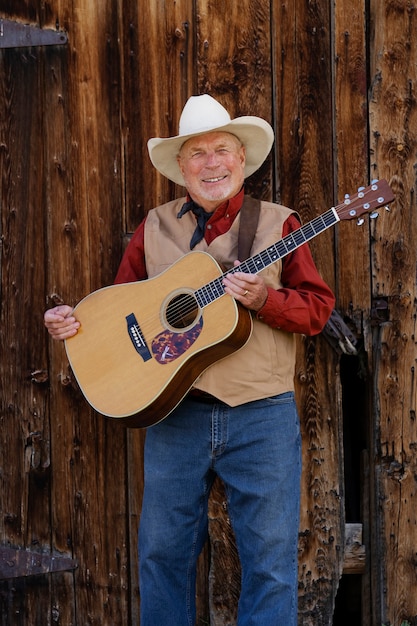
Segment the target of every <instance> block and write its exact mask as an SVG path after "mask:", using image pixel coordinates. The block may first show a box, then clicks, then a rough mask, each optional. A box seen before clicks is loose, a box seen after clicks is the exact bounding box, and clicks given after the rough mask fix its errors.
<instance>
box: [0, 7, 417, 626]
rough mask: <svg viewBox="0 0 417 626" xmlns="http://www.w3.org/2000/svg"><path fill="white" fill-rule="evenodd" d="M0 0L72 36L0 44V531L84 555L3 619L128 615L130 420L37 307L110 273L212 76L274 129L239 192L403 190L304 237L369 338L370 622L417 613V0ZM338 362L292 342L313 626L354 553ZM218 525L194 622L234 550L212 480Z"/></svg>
mask: <svg viewBox="0 0 417 626" xmlns="http://www.w3.org/2000/svg"><path fill="white" fill-rule="evenodd" d="M1 13H2V17H8V18H10V19H15V20H16V19H18V20H21V21H23V22H24V23H28V22H30V23H33V24H36V25H38V26H40V27H43V28H55V27H59V28H64V29H65V30H66V31H67V33H68V44H67V45H66V46H57V47H48V48H45V49H38V48H30V49H29V48H26V49H24V48H23V49H19V50H0V164H1V183H0V195H1V203H0V212H1V216H0V219H1V239H0V252H1V257H0V262H1V272H0V281H1V289H0V307H1V310H0V320H1V333H0V411H1V412H0V421H1V424H2V434H1V436H0V437H1V441H0V444H1V463H0V467H1V476H2V491H1V495H0V510H1V512H2V515H1V516H0V532H1V540H2V542H3V543H4V544H6V545H12V546H16V547H19V546H22V547H25V548H27V549H31V550H33V551H35V552H50V551H51V550H55V551H57V552H59V553H61V554H63V555H66V556H68V557H71V558H74V559H75V560H76V561H77V562H78V569H77V570H76V571H75V572H65V573H54V574H51V575H48V576H47V577H45V576H36V577H34V578H31V579H27V580H24V581H22V580H17V579H16V580H14V581H12V582H2V583H1V584H0V605H1V606H0V623H1V624H2V626H3V624H4V626H6V625H8V624H10V623H13V624H16V626H20V625H22V626H45V624H62V625H65V626H67V625H69V624H75V623H82V624H87V623H91V624H93V623H100V624H102V625H103V626H107V625H108V626H118V625H119V624H120V625H121V624H128V625H129V626H131V625H134V626H137V625H138V624H139V594H138V573H137V538H136V535H137V526H138V522H139V518H140V507H141V493H142V488H143V467H142V466H143V434H142V433H141V432H126V431H125V430H123V429H119V428H117V427H116V426H115V425H113V424H112V423H111V422H108V421H103V420H102V418H100V417H99V416H97V415H96V414H94V413H93V412H92V411H91V410H90V409H89V408H88V407H87V405H86V403H85V402H84V400H83V398H82V396H81V394H80V392H79V390H78V389H77V386H76V384H75V383H74V379H73V377H72V374H71V372H70V370H69V368H68V362H67V359H66V357H65V353H64V350H63V346H61V345H58V344H54V343H52V342H50V341H48V339H47V338H46V334H45V331H44V329H43V325H42V313H43V309H44V308H45V305H46V304H47V305H48V306H49V305H52V304H54V303H59V302H63V301H65V302H68V303H69V304H72V305H73V304H75V303H76V302H78V301H79V300H80V299H81V298H82V297H83V296H85V295H86V294H87V293H89V292H90V291H92V290H93V289H96V288H100V287H103V286H105V285H108V284H110V283H111V282H112V280H113V277H114V275H115V272H116V270H117V267H118V264H119V261H120V258H121V254H122V249H123V245H124V244H125V242H126V241H127V240H128V238H129V236H130V235H131V233H132V232H133V230H134V229H135V227H136V226H137V224H138V222H139V221H140V219H141V218H142V217H143V216H144V215H145V214H146V213H147V211H148V210H149V208H151V207H153V206H155V205H156V204H159V203H161V202H165V201H166V200H169V199H171V198H172V197H173V196H174V195H178V193H179V192H180V190H179V189H177V188H176V187H175V185H173V184H172V183H170V182H168V181H167V180H165V179H163V177H162V176H160V175H159V174H158V173H156V172H155V170H154V169H153V168H152V166H151V163H150V161H149V158H148V154H147V149H146V142H147V140H148V139H149V138H150V137H153V136H169V135H175V134H177V130H178V129H177V125H178V119H179V115H180V112H181V110H182V107H183V105H184V103H185V101H186V99H187V98H188V97H189V96H190V95H192V94H195V93H201V92H209V93H211V94H212V95H213V96H215V97H218V98H219V99H220V100H221V101H222V102H223V104H225V106H226V107H227V108H228V109H229V110H230V112H231V114H232V117H234V116H238V115H246V114H254V115H260V116H262V117H264V118H265V119H267V120H268V121H270V122H271V124H272V125H273V127H274V130H275V134H276V142H275V146H274V148H273V151H272V153H271V156H270V157H269V158H268V159H267V161H266V163H265V164H264V166H263V167H262V168H261V169H260V170H259V172H257V173H256V174H255V175H253V176H252V177H251V178H250V179H249V180H248V183H247V189H248V191H250V192H251V193H253V195H257V196H258V197H261V198H263V199H266V200H278V201H281V202H283V203H284V204H287V205H288V206H291V207H293V208H295V209H296V210H297V211H298V212H299V213H300V215H301V217H302V220H303V221H304V222H307V221H309V220H310V219H312V218H313V217H315V216H316V215H318V214H320V213H322V212H323V211H324V210H325V209H327V207H328V206H331V205H332V204H335V202H336V201H339V200H341V199H342V197H343V194H344V193H349V192H352V191H355V190H356V188H357V186H359V185H360V184H362V183H364V184H365V183H367V182H368V180H366V179H367V178H369V179H372V178H373V177H377V178H382V177H386V178H387V179H388V180H389V181H390V182H391V184H392V186H393V188H394V191H395V192H396V196H397V198H396V202H395V203H394V204H393V205H392V207H391V212H390V213H389V214H385V213H384V212H382V213H381V216H380V218H378V220H376V221H375V222H372V223H371V225H370V226H369V225H368V224H367V223H366V224H365V225H364V226H363V227H362V229H361V230H358V229H357V228H356V227H355V226H354V224H343V225H342V224H341V225H340V226H339V227H338V228H337V229H336V230H335V232H328V233H325V234H322V235H321V236H320V237H318V238H317V239H316V240H315V241H314V243H313V244H312V246H311V247H312V250H313V254H314V258H315V260H316V262H317V265H318V267H319V269H320V271H321V272H322V274H323V276H324V278H325V279H326V281H327V282H328V283H329V284H330V285H331V286H332V287H334V289H335V291H336V294H337V296H338V303H337V306H338V309H339V312H340V313H341V315H342V316H343V317H344V319H345V320H346V321H347V322H348V323H349V325H350V327H351V328H352V329H353V330H354V332H355V333H356V334H357V336H358V338H359V340H360V343H361V345H362V344H363V352H364V354H363V355H362V356H363V363H364V365H363V371H364V373H365V376H366V378H365V380H364V382H363V386H364V387H365V388H366V389H368V391H366V390H365V391H363V392H362V393H363V396H364V397H363V399H362V401H363V406H362V407H361V410H362V411H363V414H364V426H363V431H366V432H367V437H366V441H365V443H364V445H365V446H366V447H367V449H366V450H364V451H363V453H364V458H365V457H366V458H367V459H369V461H367V462H366V471H365V473H364V474H362V475H363V476H364V478H363V481H364V495H363V500H362V501H363V503H364V505H365V507H364V511H363V520H361V522H362V521H363V536H364V541H365V544H366V546H367V550H368V552H367V562H366V567H367V572H368V573H367V575H366V576H365V585H364V587H367V588H368V590H367V591H366V592H364V595H363V602H362V604H363V610H362V612H363V618H362V622H363V626H365V624H366V626H381V624H382V623H385V624H388V623H391V624H393V625H395V626H397V625H399V624H401V622H402V621H405V620H408V621H409V622H410V623H411V624H413V623H415V622H416V615H417V607H416V604H415V602H416V598H415V594H413V593H412V592H410V590H413V589H414V587H415V544H416V541H417V539H416V527H417V521H416V519H415V506H414V501H415V498H416V492H415V479H414V476H415V475H416V474H417V469H416V465H417V459H416V441H417V437H416V435H417V433H416V419H415V411H416V406H415V405H416V384H415V371H414V368H415V356H416V347H415V317H416V312H415V300H416V293H415V291H416V275H415V267H416V258H415V257H416V246H415V240H416V234H417V233H416V228H417V226H416V220H415V215H416V206H415V165H416V163H415V160H416V158H415V154H416V145H415V144H416V137H417V125H416V104H415V102H416V98H415V83H416V67H417V58H416V42H415V36H414V33H415V30H416V24H415V19H416V17H415V13H416V12H415V3H414V2H412V1H411V0H410V1H408V2H406V1H405V0H383V1H381V2H380V1H379V0H370V2H365V1H364V0H353V1H352V2H350V3H346V2H343V1H342V0H335V2H333V3H330V4H329V3H328V2H326V1H325V0H312V1H309V2H308V3H301V2H296V1H295V0H282V1H281V2H280V3H275V2H271V0H243V2H241V3H239V4H235V3H227V4H225V3H224V1H220V0H176V1H175V2H160V1H152V2H145V1H144V0H135V1H133V2H132V1H128V0H104V1H103V2H100V3H93V2H87V1H86V0H71V1H70V0H49V1H48V2H44V1H40V0H2V2H1ZM181 193H182V190H181ZM369 268H370V269H369ZM384 306H385V308H384ZM378 307H379V308H378ZM362 356H361V358H362ZM339 366H340V363H339V356H338V355H337V354H335V353H334V352H333V351H332V350H331V348H330V347H329V346H328V345H327V343H326V342H325V340H324V338H323V337H316V338H313V339H307V340H303V339H300V345H299V352H298V360H297V371H296V384H297V396H298V403H299V410H300V416H301V420H302V429H303V437H304V442H303V461H304V473H303V482H302V493H303V496H302V511H301V526H300V623H303V624H305V625H307V626H308V625H309V624H311V625H313V624H314V626H320V625H321V624H330V623H331V620H332V612H333V606H334V602H335V596H336V590H337V584H338V580H339V576H340V575H341V573H342V568H343V563H344V558H343V551H344V546H345V541H344V521H345V520H344V502H343V497H344V479H343V455H342V444H341V427H342V419H344V420H345V428H346V427H347V428H352V427H351V426H350V422H349V415H343V411H344V410H345V409H344V406H345V404H344V401H343V400H344V397H343V394H345V393H346V389H345V388H344V387H343V385H344V383H343V380H342V376H341V373H340V367H339ZM351 367H353V365H352V366H351ZM367 394H368V395H367ZM363 431H361V433H362V432H363ZM355 436H357V432H356V431H354V430H352V432H351V433H350V437H351V438H353V439H354V438H355ZM359 487H360V485H359V486H358V488H359ZM368 492H369V495H368ZM210 535H211V542H212V546H210V545H209V544H207V546H206V548H205V550H204V552H203V554H202V556H201V558H200V562H199V569H198V576H197V577H198V585H197V607H198V609H197V623H198V624H199V625H200V626H201V625H202V624H207V623H209V622H210V623H211V625H212V626H216V625H217V626H218V625H219V624H224V623H230V624H233V622H234V621H235V620H236V603H237V596H238V588H239V566H238V562H237V560H236V551H235V546H234V538H233V534H232V533H231V529H230V524H229V521H228V518H227V512H226V509H225V497H224V494H223V492H222V491H221V485H219V484H218V485H216V489H215V490H214V491H213V493H212V496H211V502H210ZM368 574H369V575H368ZM209 594H210V595H209Z"/></svg>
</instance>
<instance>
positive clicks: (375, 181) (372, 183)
mask: <svg viewBox="0 0 417 626" xmlns="http://www.w3.org/2000/svg"><path fill="white" fill-rule="evenodd" d="M378 182H379V180H378V179H377V178H373V179H372V180H371V185H376V184H377V183H378Z"/></svg>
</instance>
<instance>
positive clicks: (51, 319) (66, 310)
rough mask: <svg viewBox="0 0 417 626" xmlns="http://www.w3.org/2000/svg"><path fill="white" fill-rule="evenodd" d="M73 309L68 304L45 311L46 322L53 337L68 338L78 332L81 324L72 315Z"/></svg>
mask: <svg viewBox="0 0 417 626" xmlns="http://www.w3.org/2000/svg"><path fill="white" fill-rule="evenodd" d="M72 311H73V309H72V308H71V307H70V306H68V305H66V304H60V305H59V306H56V307H54V308H53V309H48V310H47V311H45V314H44V317H43V320H44V324H45V326H46V328H47V329H48V332H49V334H50V335H51V337H52V338H53V339H56V340H63V339H68V338H69V337H73V336H74V335H76V334H77V332H78V329H79V327H80V325H81V324H80V322H78V321H77V320H76V318H75V317H74V316H73V315H72Z"/></svg>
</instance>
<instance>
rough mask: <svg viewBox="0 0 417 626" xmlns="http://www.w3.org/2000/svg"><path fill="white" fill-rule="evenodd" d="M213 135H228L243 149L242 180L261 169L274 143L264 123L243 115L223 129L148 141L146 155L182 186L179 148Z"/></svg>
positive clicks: (270, 129) (155, 165) (270, 131)
mask: <svg viewBox="0 0 417 626" xmlns="http://www.w3.org/2000/svg"><path fill="white" fill-rule="evenodd" d="M214 132H225V133H232V134H233V135H236V137H238V139H239V140H240V141H241V142H242V144H243V145H244V146H245V149H246V163H245V178H248V176H250V175H251V174H253V173H254V172H256V170H258V169H259V168H260V167H261V165H262V163H263V162H264V161H265V159H266V157H267V156H268V154H269V153H270V151H271V148H272V144H273V142H274V132H273V130H272V128H271V126H270V125H269V124H268V122H266V121H265V120H263V119H262V118H260V117H255V116H252V115H246V116H243V117H237V118H236V119H234V120H231V121H230V122H229V123H228V124H226V125H224V126H219V127H216V128H207V129H204V130H201V131H199V132H198V133H192V134H190V135H178V136H176V137H167V138H160V137H154V138H153V139H149V141H148V152H149V157H150V159H151V161H152V164H153V165H154V167H155V168H156V169H157V170H158V172H161V174H163V175H164V176H166V177H167V178H169V180H172V181H173V182H174V183H176V184H177V185H182V186H184V185H185V183H184V179H183V177H182V174H181V171H180V168H179V166H178V162H177V156H178V153H179V151H180V149H181V146H182V145H183V144H184V143H185V142H186V141H188V139H191V138H192V137H198V136H200V135H205V134H207V133H214Z"/></svg>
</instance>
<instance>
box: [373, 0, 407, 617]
mask: <svg viewBox="0 0 417 626" xmlns="http://www.w3.org/2000/svg"><path fill="white" fill-rule="evenodd" d="M412 5H413V3H411V4H409V3H404V2H394V1H392V0H387V1H386V2H384V3H382V4H381V3H378V2H371V13H372V18H373V22H372V23H373V25H374V28H373V30H372V33H371V51H372V54H371V59H370V67H371V101H370V122H371V127H370V131H371V132H370V137H371V151H372V152H371V153H372V161H371V168H372V171H373V172H375V174H377V175H384V176H386V177H387V178H388V179H389V180H391V183H392V186H393V189H394V191H395V192H396V195H397V199H396V202H395V204H393V205H392V209H391V213H390V214H384V215H381V217H380V218H379V219H378V220H377V222H376V223H374V224H373V225H372V226H373V228H372V231H371V233H372V291H373V295H374V297H376V298H383V299H384V300H385V301H386V303H387V315H386V319H385V321H381V322H380V323H379V324H377V325H375V326H374V328H373V330H372V334H371V336H372V351H373V362H374V363H375V372H374V375H375V385H376V388H377V390H378V393H377V396H376V397H375V404H374V406H373V417H374V420H375V428H374V430H373V433H372V434H373V439H372V445H373V454H374V457H373V463H372V472H373V489H374V491H373V493H372V497H373V505H372V508H374V510H375V511H378V515H377V519H376V522H377V523H376V524H374V525H373V528H372V529H373V535H372V538H373V546H374V550H373V555H374V572H375V575H374V577H373V585H374V593H375V596H376V598H377V606H376V617H375V619H376V621H378V622H383V623H392V624H401V623H402V622H405V621H408V622H410V623H415V620H416V615H417V597H416V594H415V593H413V592H412V591H411V590H412V589H414V588H415V584H416V569H415V557H416V550H415V545H416V541H417V517H416V507H415V504H414V501H415V498H416V481H415V475H416V468H417V453H416V450H417V447H416V444H417V429H416V419H415V415H416V385H415V359H416V345H415V319H416V309H415V307H416V273H415V271H416V269H415V268H416V246H415V241H416V235H417V223H416V218H415V216H416V202H415V195H416V194H415V167H416V156H415V155H416V137H417V134H416V130H417V107H416V99H415V84H416V79H417V70H416V68H417V47H416V42H415V37H414V35H413V33H414V32H415V28H416V15H415V11H413V10H412V9H413V8H414V9H415V7H414V6H412Z"/></svg>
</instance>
